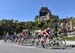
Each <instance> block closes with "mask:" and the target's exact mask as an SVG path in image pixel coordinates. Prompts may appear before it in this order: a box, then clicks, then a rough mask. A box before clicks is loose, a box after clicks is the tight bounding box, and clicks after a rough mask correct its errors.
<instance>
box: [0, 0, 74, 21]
mask: <svg viewBox="0 0 75 53" xmlns="http://www.w3.org/2000/svg"><path fill="white" fill-rule="evenodd" d="M41 7H48V8H49V10H50V11H51V12H52V14H54V15H58V16H59V18H66V17H71V16H73V17H75V0H0V20H2V19H14V20H19V21H34V18H35V16H36V15H39V10H40V8H41Z"/></svg>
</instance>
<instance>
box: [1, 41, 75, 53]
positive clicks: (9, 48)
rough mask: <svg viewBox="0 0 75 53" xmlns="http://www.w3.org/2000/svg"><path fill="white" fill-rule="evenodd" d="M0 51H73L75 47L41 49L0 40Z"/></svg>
mask: <svg viewBox="0 0 75 53" xmlns="http://www.w3.org/2000/svg"><path fill="white" fill-rule="evenodd" d="M0 53H75V48H67V49H43V48H37V47H34V46H20V45H15V44H14V43H3V42H2V41H0Z"/></svg>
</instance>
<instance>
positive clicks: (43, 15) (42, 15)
mask: <svg viewBox="0 0 75 53" xmlns="http://www.w3.org/2000/svg"><path fill="white" fill-rule="evenodd" d="M50 18H58V16H55V15H52V13H51V11H50V10H49V9H48V8H47V7H41V9H40V11H39V15H38V16H36V17H35V21H46V20H49V19H50Z"/></svg>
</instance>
